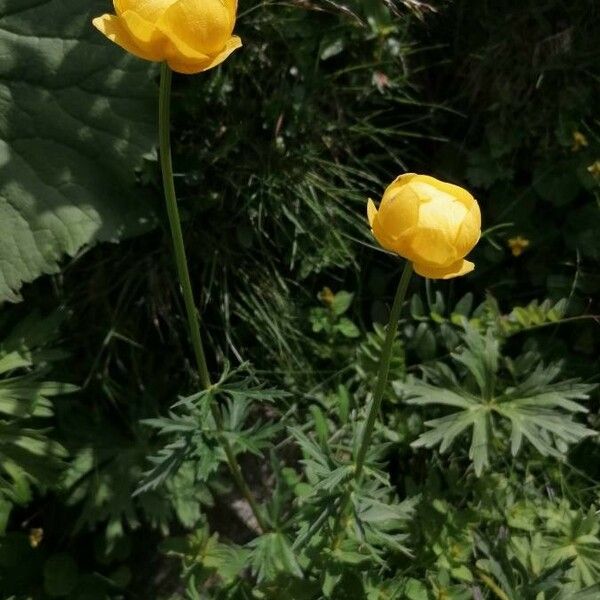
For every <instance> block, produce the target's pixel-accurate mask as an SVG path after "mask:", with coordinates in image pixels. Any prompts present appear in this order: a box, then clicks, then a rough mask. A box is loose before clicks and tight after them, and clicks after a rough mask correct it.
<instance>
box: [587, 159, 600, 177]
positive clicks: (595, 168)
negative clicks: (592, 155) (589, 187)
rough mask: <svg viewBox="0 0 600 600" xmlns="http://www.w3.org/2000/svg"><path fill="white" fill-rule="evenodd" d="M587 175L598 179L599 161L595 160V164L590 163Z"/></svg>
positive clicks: (599, 174)
mask: <svg viewBox="0 0 600 600" xmlns="http://www.w3.org/2000/svg"><path fill="white" fill-rule="evenodd" d="M587 170H588V173H589V174H590V175H591V176H592V177H594V178H595V179H599V178H600V160H597V161H596V162H594V163H592V164H591V165H590V166H589V167H588V168H587Z"/></svg>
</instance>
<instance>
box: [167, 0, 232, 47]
mask: <svg viewBox="0 0 600 600" xmlns="http://www.w3.org/2000/svg"><path fill="white" fill-rule="evenodd" d="M158 25H159V27H160V28H161V29H162V30H163V31H164V32H165V34H166V35H167V36H168V37H169V38H171V39H177V40H181V41H182V42H184V43H185V44H186V45H187V46H189V47H190V48H193V49H194V50H196V51H197V52H200V53H202V54H204V55H207V56H212V55H217V54H221V53H222V52H223V51H224V48H225V47H226V44H227V43H228V41H229V40H230V39H231V34H232V32H233V27H234V25H235V19H234V20H232V19H231V13H230V10H229V9H228V8H227V7H226V6H225V4H224V3H223V0H176V2H174V3H173V4H172V5H171V6H170V7H169V8H168V9H167V10H166V11H165V12H164V13H163V14H162V16H161V17H160V20H159V22H158ZM238 47H239V46H238ZM233 50H235V48H233ZM233 50H231V52H233ZM231 52H230V54H231Z"/></svg>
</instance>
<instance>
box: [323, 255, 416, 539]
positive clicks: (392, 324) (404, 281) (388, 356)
mask: <svg viewBox="0 0 600 600" xmlns="http://www.w3.org/2000/svg"><path fill="white" fill-rule="evenodd" d="M412 273H413V266H412V263H411V262H409V261H406V263H405V265H404V270H403V271H402V276H401V277H400V281H399V282H398V287H397V289H396V295H395V297H394V303H393V304H392V310H391V311H390V319H389V322H388V326H387V331H386V334H385V340H384V342H383V348H382V349H381V357H380V360H379V369H378V372H377V383H376V384H375V391H374V392H373V398H372V399H371V402H370V403H369V408H368V409H367V418H366V420H365V424H364V427H363V429H362V434H361V437H360V445H359V447H358V451H357V453H356V457H355V459H354V477H353V479H352V480H351V481H350V483H349V487H348V490H347V492H346V493H345V494H344V496H343V498H342V502H341V505H340V510H339V511H338V512H337V515H336V518H335V521H334V524H333V529H332V533H333V547H334V549H335V548H337V546H338V545H339V543H340V541H341V533H342V531H343V529H344V525H343V520H344V519H345V518H346V514H347V512H348V508H349V506H350V502H351V500H352V487H351V486H352V485H353V482H356V481H358V480H359V479H360V476H361V475H362V472H363V470H364V466H365V459H366V457H367V452H368V450H369V446H370V445H371V439H372V438H373V431H374V430H375V423H376V422H377V417H378V415H379V412H380V410H381V403H382V402H383V395H384V393H385V388H386V385H387V382H388V376H389V374H390V363H391V360H392V350H393V348H394V340H395V339H396V333H397V332H398V322H399V320H400V313H401V312H402V305H403V304H404V300H405V299H406V292H407V291H408V285H409V283H410V279H411V276H412Z"/></svg>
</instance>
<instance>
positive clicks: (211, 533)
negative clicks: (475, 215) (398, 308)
mask: <svg viewBox="0 0 600 600" xmlns="http://www.w3.org/2000/svg"><path fill="white" fill-rule="evenodd" d="M72 4H73V3H72V2H66V3H64V2H63V3H62V4H60V6H59V4H58V3H57V1H56V0H47V1H46V2H41V3H40V2H37V1H36V2H34V0H27V1H26V2H21V3H19V5H18V6H17V5H16V3H15V0H9V1H8V3H5V6H4V5H3V7H2V8H0V13H1V14H2V15H3V16H2V17H0V18H1V20H2V31H0V38H2V39H0V44H1V45H2V46H3V48H4V49H5V50H6V53H5V54H6V56H7V57H9V59H10V60H7V61H6V65H4V67H3V68H4V74H5V75H6V77H5V79H6V81H5V85H4V86H3V89H4V90H5V91H6V94H5V96H6V103H5V104H6V109H7V110H6V111H5V112H6V115H5V117H6V118H5V119H4V121H5V122H4V121H2V122H0V132H2V134H3V138H5V142H6V153H5V154H6V161H5V162H6V163H7V164H6V165H5V169H4V174H5V175H6V177H5V178H4V179H3V189H4V190H5V191H6V190H8V192H6V193H5V194H4V195H6V196H7V197H8V199H9V201H10V204H7V210H9V211H12V212H10V216H11V217H10V219H2V218H0V264H1V265H2V267H1V269H4V271H2V270H1V269H0V297H4V298H6V297H7V296H8V295H11V296H12V299H14V297H15V296H16V295H17V293H18V290H17V288H19V286H20V283H21V281H25V280H28V279H29V278H30V277H31V278H33V277H34V276H37V274H39V273H40V272H42V271H44V272H45V271H52V272H55V271H56V269H57V266H56V264H57V262H58V261H59V260H60V258H61V256H62V255H63V254H75V253H78V256H77V259H76V260H72V261H70V262H69V263H68V264H66V265H65V268H64V269H63V271H62V273H61V274H60V276H56V277H53V278H51V279H49V278H41V279H39V280H38V281H36V282H35V283H34V284H33V285H32V286H29V287H27V286H26V287H25V288H23V294H24V295H25V297H26V303H24V304H22V305H17V306H11V307H3V308H2V312H1V313H0V317H2V318H3V322H2V324H0V340H2V343H1V344H0V468H1V471H0V531H2V532H3V533H2V535H0V597H2V598H5V597H6V598H14V599H15V600H47V599H48V598H65V599H66V600H122V599H124V598H130V597H131V598H134V597H135V598H152V599H154V598H156V599H157V600H191V599H193V600H282V599H289V600H323V599H331V600H390V599H391V598H393V599H394V600H396V599H397V600H441V599H442V598H444V599H456V600H463V599H464V600H468V599H471V598H476V599H477V600H498V599H501V600H506V599H507V598H508V599H510V600H521V599H525V600H529V599H531V600H573V599H574V600H595V599H596V598H597V597H598V596H599V594H600V590H599V589H598V584H597V581H598V580H599V579H600V554H599V553H600V541H599V539H600V535H599V531H600V513H599V508H600V488H599V484H598V482H599V481H600V468H599V467H598V465H600V444H599V443H598V438H597V436H595V435H592V434H593V433H595V432H596V431H597V430H598V429H599V428H600V419H599V417H598V395H597V391H595V386H596V385H597V383H598V372H599V368H598V367H599V365H598V360H597V357H598V356H600V353H598V339H599V338H598V335H597V332H598V329H597V320H598V317H597V313H598V310H597V300H596V297H595V291H596V289H597V279H598V277H597V259H598V249H597V248H598V244H597V240H596V237H597V236H596V233H595V232H596V230H597V227H596V224H597V214H598V213H597V202H596V200H597V198H598V189H599V188H598V180H597V177H596V175H594V172H593V170H592V171H590V170H589V167H590V166H592V165H593V164H595V161H596V160H598V152H597V151H598V139H599V136H598V131H597V123H596V121H595V120H594V116H593V114H592V109H593V107H594V106H595V105H597V104H598V102H596V100H595V99H596V95H597V92H596V91H595V90H594V79H593V67H594V66H595V59H596V54H597V52H596V48H595V46H594V45H593V43H594V42H593V39H594V38H593V35H592V33H593V32H594V31H595V30H596V29H597V17H598V11H597V10H596V9H595V7H591V0H585V1H584V2H582V3H571V4H565V3H560V2H558V0H543V1H542V2H534V1H533V0H525V1H524V2H522V1H521V2H516V0H510V1H509V2H508V3H503V4H502V5H501V6H500V5H499V4H494V3H486V2H483V3H469V4H468V5H467V3H466V2H464V0H452V1H451V2H443V3H442V2H433V1H432V2H431V3H425V2H420V1H416V0H406V1H401V0H398V1H394V0H391V1H390V2H383V0H361V1H359V0H349V1H348V2H344V3H341V2H337V1H334V2H329V1H327V0H311V1H310V2H304V1H302V2H292V3H288V4H285V5H282V4H281V3H277V2H271V1H265V2H252V1H248V2H244V1H242V2H240V18H239V22H238V26H237V29H238V32H239V33H240V35H241V36H242V37H243V39H244V49H243V50H242V51H240V52H239V53H236V54H235V55H233V56H232V58H231V59H230V60H228V61H227V63H225V64H224V65H223V67H221V68H219V69H215V70H213V71H211V72H210V73H205V74H203V75H202V76H198V77H176V78H175V90H174V91H175V93H174V104H173V113H174V123H173V140H174V149H173V150H174V152H173V154H174V161H175V165H176V172H177V173H176V185H177V192H178V198H179V205H180V208H181V211H182V214H183V215H184V222H183V226H184V230H185V238H186V246H187V249H188V252H189V258H190V266H191V270H192V277H193V285H194V288H195V290H196V291H197V292H198V294H197V298H198V310H199V311H200V312H201V314H202V323H203V336H204V338H205V341H206V345H207V350H208V352H207V354H208V357H209V367H210V370H211V373H212V374H213V375H215V374H220V373H221V374H222V376H221V377H220V378H218V379H214V380H215V383H214V385H213V386H211V388H210V389H209V390H206V391H202V392H199V391H198V390H199V386H198V381H197V378H196V376H195V373H194V369H193V367H192V366H191V365H190V362H189V356H190V352H189V347H188V343H187V337H186V333H185V323H184V320H183V319H182V318H181V315H182V310H181V306H180V303H181V300H180V295H179V290H178V285H177V282H176V277H175V274H174V268H173V264H172V257H171V248H170V244H169V241H168V237H167V236H166V235H164V234H163V233H162V232H160V231H158V232H154V233H150V234H149V235H147V236H142V237H139V238H136V239H123V240H122V241H121V242H120V243H119V245H118V246H117V245H99V246H97V247H95V248H94V249H93V250H91V251H89V252H81V248H82V245H85V246H87V245H88V243H90V242H93V241H95V240H96V239H113V238H117V237H119V238H120V237H122V236H124V235H125V234H127V233H132V232H134V231H138V230H141V229H143V228H144V226H145V224H143V223H137V217H148V216H149V215H150V208H151V207H150V204H149V202H150V203H151V202H152V198H153V197H154V196H155V195H156V194H155V192H158V191H159V189H160V185H161V182H160V177H159V173H158V169H157V162H156V159H157V155H156V152H153V151H151V144H150V142H151V141H152V140H153V139H154V134H153V133H152V131H151V130H150V129H149V128H148V127H149V126H150V127H152V126H153V125H152V122H153V120H154V119H153V117H152V115H151V114H150V113H148V112H147V109H148V108H149V105H148V100H151V95H152V93H153V92H152V90H151V89H150V88H151V87H152V85H151V79H149V78H148V73H149V72H151V71H152V68H151V67H150V69H148V65H146V64H144V63H142V62H139V61H135V60H134V59H132V58H128V57H126V56H125V55H124V54H123V53H122V52H121V51H120V50H119V49H117V48H114V47H111V46H110V45H109V44H108V43H107V42H105V41H104V40H103V39H102V38H101V37H100V36H99V34H97V33H96V32H95V31H94V30H93V29H92V28H91V26H90V24H89V15H90V14H91V13H92V12H94V13H95V14H96V13H98V14H99V13H100V12H103V11H104V10H109V9H110V3H109V2H106V3H104V4H101V3H100V2H97V3H96V2H93V3H92V5H90V6H88V5H86V6H85V7H83V8H81V7H74V6H71V5H72ZM13 5H14V6H13ZM9 13H10V14H9ZM16 33H18V34H19V35H16ZM92 47H93V52H91V49H92ZM15 57H17V58H18V61H17V58H15ZM23 57H26V58H27V61H26V62H27V65H28V68H27V70H24V68H23V64H24V63H23V60H22V58H23ZM13 59H14V60H13ZM15 61H17V62H15ZM109 63H110V64H109ZM107 65H109V66H107ZM134 88H135V89H134ZM148 94H150V95H148ZM107 96H110V97H109V98H107ZM117 96H118V98H117ZM73 99H75V102H74V101H73ZM150 104H152V102H150ZM150 108H151V107H150ZM109 109H110V110H109ZM24 111H25V112H24ZM65 111H66V112H65ZM25 113H27V118H25ZM109 113H110V114H109ZM464 115H468V116H469V119H468V127H465V123H466V121H465V117H464ZM74 119H75V120H76V121H77V123H75V121H74ZM0 121H1V119H0ZM9 121H10V122H9ZM32 123H33V124H32ZM32 127H34V128H35V129H32ZM100 129H102V131H100ZM575 132H579V133H581V134H583V135H584V137H585V140H586V141H587V146H586V145H585V144H583V142H581V138H577V139H579V146H578V147H577V148H576V149H573V146H574V144H575V138H574V137H573V134H574V133H575ZM49 145H51V146H52V150H51V151H49V150H48V149H47V148H48V147H49ZM40 157H42V158H40ZM140 157H143V158H144V161H145V162H144V164H143V167H142V169H141V170H140V171H138V173H137V175H138V180H139V183H141V184H142V185H144V186H145V187H144V188H143V187H139V188H138V190H137V191H136V192H134V193H132V184H133V183H134V176H135V167H136V166H138V165H139V162H140V160H139V159H140ZM92 159H93V160H92ZM23 161H25V162H23ZM25 163H27V165H26V166H27V168H28V169H29V171H27V173H25V171H22V170H21V171H18V170H16V169H17V167H18V165H19V164H20V165H21V166H22V165H23V164H25ZM92 163H93V164H92ZM599 168H600V167H599ZM33 171H35V173H33ZM404 171H415V172H427V173H431V174H433V175H435V176H439V177H442V178H446V179H448V180H452V181H455V182H458V183H462V184H464V185H469V186H470V187H471V189H472V191H473V192H474V193H475V195H476V196H477V197H478V198H479V200H480V202H481V206H482V213H483V217H484V228H485V232H484V235H483V239H482V241H481V243H480V244H479V245H478V247H477V249H476V250H475V251H474V253H473V259H474V261H475V263H476V270H475V272H474V273H473V274H472V275H470V276H469V277H468V278H461V279H458V280H453V281H450V282H446V281H440V282H432V281H426V282H424V281H423V280H421V279H418V278H415V279H414V280H413V283H412V289H411V293H412V292H414V293H413V295H412V297H411V300H410V301H409V302H408V303H407V305H406V306H405V307H404V308H403V312H402V319H401V323H400V331H399V333H398V336H397V339H396V340H395V341H394V345H393V357H392V364H391V370H390V380H389V384H388V386H387V388H386V390H385V394H384V401H383V404H382V408H381V414H380V415H378V420H377V423H376V427H375V431H374V437H373V440H372V444H371V446H370V448H369V451H368V454H367V457H366V464H365V468H364V471H363V472H362V475H361V477H360V478H358V479H355V473H356V471H355V465H354V461H355V457H356V452H357V447H358V444H359V442H360V439H361V436H362V431H363V426H364V418H365V414H366V407H367V405H368V402H369V401H370V397H371V394H372V392H373V386H374V383H375V378H376V374H377V371H378V368H379V359H380V354H381V349H382V344H383V340H384V336H385V327H384V326H383V323H385V322H386V320H387V315H388V313H389V303H390V301H391V296H390V293H391V291H392V286H393V285H394V283H395V279H396V276H397V273H396V271H397V270H398V265H397V264H395V263H394V260H393V258H392V257H390V256H389V255H387V254H386V253H383V252H375V248H374V247H375V244H373V242H372V238H371V237H370V236H369V231H368V227H367V225H366V220H365V214H364V212H365V203H366V198H367V197H373V198H375V199H376V198H377V197H379V196H380V194H381V191H382V189H383V187H384V185H385V184H387V183H388V182H389V181H390V180H391V179H392V178H393V177H394V176H395V175H397V174H399V173H400V172H404ZM24 173H25V174H24ZM42 179H43V183H44V185H43V186H42V185H41V184H40V181H42ZM107 182H108V183H107ZM0 187H2V186H0ZM42 187H43V190H42ZM0 195H2V194H0ZM134 196H135V197H138V199H139V198H140V197H142V196H144V201H143V204H144V206H145V208H139V209H138V208H135V198H134ZM1 201H2V199H1V198H0V202H1ZM40 202H41V203H43V204H44V211H39V210H37V208H36V207H39V206H41V204H40ZM5 204H6V202H5ZM59 205H60V206H59ZM84 205H85V206H84ZM73 207H75V208H73ZM82 207H84V208H86V211H85V213H86V214H85V215H84V217H85V218H83V217H82V216H81V214H80V213H81V210H80V209H81V208H82ZM74 210H75V212H77V211H79V213H77V215H76V216H77V217H78V219H79V218H81V219H83V220H81V221H77V219H74V217H73V215H74V214H75V213H74V212H73V211H74ZM42 212H43V214H42ZM0 213H1V208H0ZM17 213H18V214H17ZM16 216H18V217H19V219H18V220H16V221H15V220H14V219H12V217H15V218H16ZM22 216H24V217H25V220H23V219H21V217H22ZM34 217H35V218H34ZM132 217H133V221H132V220H131V219H132ZM57 218H58V219H60V221H59V220H57ZM34 221H35V222H34ZM75 221H77V223H80V224H81V228H80V229H78V228H77V227H75V225H77V223H75ZM134 221H135V222H134ZM57 223H58V224H60V227H59V226H58V225H57ZM138 225H141V226H142V227H138ZM44 227H46V229H44ZM122 227H124V228H125V229H124V230H122ZM25 229H27V230H28V231H29V233H31V236H33V237H31V236H30V238H31V239H32V240H33V242H32V243H31V244H29V243H28V242H26V241H23V240H22V239H21V238H20V237H19V236H21V234H22V232H23V231H24V230H25ZM44 231H46V232H47V234H48V235H47V236H46V233H44ZM40 232H41V233H40ZM519 235H520V236H522V237H524V238H527V240H528V241H529V246H526V247H524V249H523V252H522V253H521V254H519V255H518V256H517V255H516V254H515V248H516V247H515V248H513V247H512V246H510V245H509V241H510V240H511V239H512V238H514V237H517V236H519ZM13 236H14V237H15V238H18V239H17V240H16V241H17V244H16V245H12V244H11V242H10V241H11V240H12V237H13ZM44 236H46V237H47V238H48V239H46V237H44ZM7 240H8V241H7ZM65 240H66V241H65ZM30 241H31V240H30ZM67 242H68V243H67ZM3 244H4V246H3ZM7 244H9V245H7ZM43 244H50V245H49V246H47V247H46V246H44V247H42V246H43ZM38 250H39V252H37V251H38ZM34 251H35V252H34ZM15 252H20V253H21V254H20V255H19V256H20V257H22V258H23V260H24V261H25V262H26V263H27V265H26V267H27V268H25V266H24V265H25V263H24V262H23V261H21V262H23V264H21V262H19V261H17V260H16V259H15V256H16V255H15ZM517 254H518V253H517ZM2 273H5V278H6V273H8V274H9V275H8V280H6V279H5V280H4V288H2V283H3V282H2ZM13 276H14V277H15V279H14V280H12V279H10V278H11V277H13ZM8 289H10V290H11V291H10V294H7V292H6V290H8ZM331 290H335V293H334V292H332V291H331ZM3 294H4V295H3ZM537 298H539V300H538V299H537ZM544 298H545V299H544ZM57 306H66V307H68V310H66V311H64V314H65V316H67V318H65V319H63V320H62V323H61V324H60V338H59V337H57V335H56V334H57V331H58V330H59V323H58V320H59V319H56V318H54V317H53V318H50V319H41V318H39V317H35V318H29V319H25V320H23V319H22V316H23V312H22V311H26V312H35V311H36V309H37V310H39V311H40V312H41V314H49V313H53V312H54V311H55V309H56V307H57ZM14 323H19V325H17V326H16V327H13V324H14ZM57 348H58V349H57ZM229 365H232V366H231V367H230V366H229ZM250 365H252V366H250ZM56 382H73V383H74V384H77V385H78V386H79V387H78V393H77V394H72V395H70V396H67V397H64V398H63V397H61V394H63V393H66V392H74V391H75V389H76V388H75V387H74V386H73V385H71V384H69V385H67V384H64V383H60V384H59V383H56ZM217 421H219V422H221V424H222V427H217V426H216V425H217ZM217 429H220V430H221V431H220V432H219V431H217ZM224 439H227V441H228V442H229V445H230V446H231V448H232V451H233V453H234V454H235V455H236V456H237V458H238V460H239V462H240V465H241V471H242V475H243V476H244V478H245V480H246V481H247V482H248V485H249V487H250V488H251V491H252V493H253V494H254V495H255V497H256V498H257V501H258V503H259V504H260V509H261V512H262V514H263V516H264V520H265V521H266V523H267V528H266V530H264V531H262V530H261V528H260V526H259V525H258V524H257V522H256V519H254V518H253V517H252V514H251V512H252V511H251V510H250V506H249V504H248V502H247V500H246V498H244V497H243V494H241V493H240V492H239V491H238V489H237V488H236V487H235V486H234V485H233V481H232V476H231V473H230V472H229V470H228V469H227V467H226V465H225V463H226V456H225V453H224V451H223V440H224Z"/></svg>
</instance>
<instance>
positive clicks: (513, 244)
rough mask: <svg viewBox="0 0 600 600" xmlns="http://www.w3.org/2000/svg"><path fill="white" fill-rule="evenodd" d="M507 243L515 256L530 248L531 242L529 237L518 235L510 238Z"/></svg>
mask: <svg viewBox="0 0 600 600" xmlns="http://www.w3.org/2000/svg"><path fill="white" fill-rule="evenodd" d="M507 244H508V247H509V248H510V251H511V252H512V255H513V256H521V254H523V252H525V250H526V249H527V248H529V244H530V242H529V240H528V239H526V238H524V237H521V236H520V235H518V236H517V237H514V238H510V240H508V242H507Z"/></svg>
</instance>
